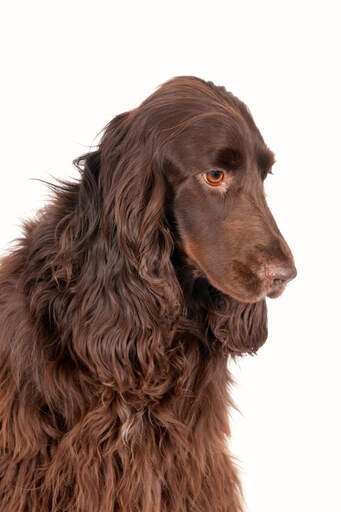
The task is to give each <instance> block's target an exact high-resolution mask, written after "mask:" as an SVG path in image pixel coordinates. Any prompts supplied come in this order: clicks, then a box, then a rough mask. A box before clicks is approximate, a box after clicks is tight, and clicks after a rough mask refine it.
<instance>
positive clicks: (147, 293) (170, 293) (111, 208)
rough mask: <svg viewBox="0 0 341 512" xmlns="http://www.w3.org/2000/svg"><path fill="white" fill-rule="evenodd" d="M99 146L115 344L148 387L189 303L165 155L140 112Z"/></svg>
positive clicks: (118, 122)
mask: <svg viewBox="0 0 341 512" xmlns="http://www.w3.org/2000/svg"><path fill="white" fill-rule="evenodd" d="M99 152H100V161H99V165H100V169H99V176H98V187H99V190H100V194H101V213H100V216H101V219H100V228H99V231H100V236H101V237H102V242H101V243H102V246H101V247H102V248H101V250H103V251H104V252H105V255H104V256H103V254H102V255H101V258H102V257H103V258H104V259H105V265H106V272H107V278H106V279H110V286H111V289H110V294H111V295H112V297H114V298H113V300H114V303H115V304H114V306H115V310H113V311H112V313H111V315H112V319H113V320H112V321H114V320H115V325H114V326H113V329H114V331H113V332H116V333H117V334H116V336H117V339H116V340H115V342H114V345H115V350H116V354H119V357H120V359H121V360H122V361H124V364H125V366H129V365H131V366H132V374H133V373H134V371H135V372H136V369H137V371H138V372H140V373H141V375H143V378H142V381H143V382H144V384H145V385H146V383H147V382H148V376H150V378H154V377H155V376H156V373H155V371H156V370H155V369H156V368H159V369H160V365H161V364H163V363H162V361H166V359H167V358H166V357H165V354H164V352H163V351H165V350H166V348H167V347H166V342H165V340H166V339H169V340H171V338H172V337H171V333H172V332H173V331H174V330H175V325H176V321H177V318H178V315H179V310H180V306H181V304H182V291H181V287H180V285H179V282H178V280H177V277H176V274H175V270H174V267H173V264H172V261H171V254H172V251H173V245H174V241H173V237H172V232H171V229H170V227H169V226H168V224H167V220H166V215H165V200H166V198H165V195H166V182H165V179H164V176H163V159H162V154H161V151H160V149H159V147H158V143H157V137H156V134H154V133H153V132H152V127H149V128H146V127H145V126H144V124H143V120H141V125H140V124H139V121H138V119H136V117H135V114H134V112H130V113H124V114H121V115H120V116H117V117H116V118H115V119H114V120H113V122H112V123H110V124H109V125H108V126H107V128H106V130H105V133H104V136H103V138H102V140H101V142H100V144H99ZM96 162H97V160H96V158H94V160H93V163H94V164H95V166H96ZM106 284H107V283H106ZM108 322H110V320H109V319H108ZM134 354H135V356H134ZM132 357H134V362H132V361H131V358H132ZM133 368H134V370H133ZM128 373H129V372H128ZM152 376H153V377H152Z"/></svg>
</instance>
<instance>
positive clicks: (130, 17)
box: [0, 0, 341, 512]
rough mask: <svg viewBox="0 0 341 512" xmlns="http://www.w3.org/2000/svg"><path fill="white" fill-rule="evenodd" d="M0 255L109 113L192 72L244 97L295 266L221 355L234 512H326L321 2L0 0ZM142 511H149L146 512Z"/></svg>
mask: <svg viewBox="0 0 341 512" xmlns="http://www.w3.org/2000/svg"><path fill="white" fill-rule="evenodd" d="M1 11H2V15H1V18H2V19H1V25H2V26H1V31H0V37H1V72H2V79H1V82H0V87H1V95H0V103H1V119H0V130H1V176H2V181H1V183H2V186H1V187H0V223H1V229H0V251H1V254H5V253H6V252H7V250H8V248H9V247H10V245H9V244H10V241H11V240H12V239H14V238H15V237H17V236H20V222H21V219H23V218H26V217H30V216H32V215H34V213H35V212H36V211H37V209H38V208H39V207H41V206H42V205H43V204H44V202H45V201H46V200H47V196H48V189H47V187H45V186H44V185H43V184H42V183H40V182H38V181H34V180H31V178H40V179H45V180H47V181H51V176H55V177H61V178H70V177H77V176H78V174H77V171H76V170H75V169H73V168H72V160H73V159H74V158H75V157H76V156H78V155H80V154H82V153H84V152H86V151H87V150H88V148H89V146H90V145H91V144H94V143H95V142H97V141H98V139H96V138H95V137H96V134H97V133H98V132H99V131H100V130H101V129H102V128H103V127H104V125H105V124H106V123H107V122H108V121H109V120H110V119H111V118H112V117H113V116H115V115H117V114H119V113H121V112H124V111H126V110H128V109H130V108H134V107H136V106H137V105H138V104H139V103H140V102H141V101H142V100H143V99H145V98H146V97H147V96H148V95H149V94H150V93H152V92H153V91H154V90H155V88H156V87H157V86H158V85H160V84H161V83H162V82H164V81H165V80H167V79H169V78H171V77H173V76H177V75H196V76H198V77H201V78H204V79H206V80H212V81H213V82H214V83H215V84H216V85H224V86H225V87H226V88H227V90H230V91H232V92H233V93H234V94H235V95H237V96H238V97H239V98H240V99H241V100H243V101H244V102H245V103H246V104H247V105H248V106H249V108H250V110H251V112H252V114H253V117H254V119H255V121H256V124H257V125H258V126H259V128H260V130H261V132H262V134H263V136H264V139H265V141H266V143H267V144H268V145H269V147H270V148H271V149H272V150H273V151H274V152H275V154H276V159H277V163H276V164H275V166H274V169H273V170H274V175H273V176H271V175H270V176H269V177H268V179H267V181H266V194H267V199H268V203H269V206H270V208H271V210H272V212H273V214H274V217H275V219H276V221H277V223H278V226H279V228H280V230H281V231H282V233H283V235H284V237H285V238H286V240H287V241H288V243H289V245H290V247H291V249H292V251H293V253H294V256H295V260H296V266H297V269H298V276H297V278H296V279H295V280H294V281H293V282H292V283H290V284H289V285H288V288H287V290H286V291H285V293H284V295H283V296H282V297H280V298H278V299H275V300H271V299H268V309H269V337H268V341H267V343H266V344H265V345H264V346H263V347H262V348H261V349H260V350H259V352H258V354H257V356H256V357H250V356H247V357H243V358H242V359H240V360H239V361H238V362H237V363H236V364H231V371H232V373H233V375H234V378H235V380H236V385H235V387H234V389H233V398H234V401H235V402H236V404H237V406H238V408H239V409H240V411H241V413H238V412H236V411H234V412H233V413H232V418H231V426H232V438H231V445H230V446H231V449H232V452H233V453H234V454H235V455H236V457H237V458H238V459H239V460H240V463H239V465H240V468H241V475H242V483H243V488H244V493H245V498H246V502H247V505H248V510H249V511H252V512H274V511H276V512H288V511H290V512H296V511H297V512H302V511H309V512H320V511H321V510H323V511H328V512H329V511H330V512H334V511H341V498H340V492H339V485H340V484H339V481H340V461H341V449H340V431H341V422H340V416H341V415H340V412H339V411H340V398H339V396H340V391H341V389H340V388H341V386H340V383H341V382H340V380H341V379H340V370H339V368H340V358H341V349H340V343H341V337H340V328H339V323H340V322H339V308H340V285H341V283H340V270H339V261H340V242H339V239H340V227H339V226H340V188H341V179H340V176H341V168H340V167H341V164H340V160H341V159H340V144H339V139H340V114H341V112H340V111H341V109H340V77H339V67H340V66H339V61H340V56H339V48H340V43H341V40H340V35H339V34H340V30H339V24H340V16H339V15H338V12H337V2H331V1H325V2H314V1H310V2H308V1H306V2H305V1H301V2H300V1H297V2H292V1H288V2H276V1H272V2H271V1H268V2H265V1H263V0H262V1H258V2H257V1H253V2H252V1H249V2H245V1H238V2H229V1H216V0H212V1H210V2H201V1H197V2H192V1H187V2H185V1H184V2H179V1H172V2H161V1H160V2H154V1H145V2H138V1H135V2H134V1H126V2H124V3H123V2H115V1H111V2H104V1H98V2H86V1H82V2H81V1H69V2H64V1H60V2H58V3H52V2H46V1H45V2H43V1H41V2H38V1H31V2H23V1H21V2H20V1H19V2H18V1H13V2H11V3H7V5H6V6H5V5H3V6H2V8H1ZM151 512H152V511H151Z"/></svg>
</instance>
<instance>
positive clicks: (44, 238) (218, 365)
mask: <svg viewBox="0 0 341 512" xmlns="http://www.w3.org/2000/svg"><path fill="white" fill-rule="evenodd" d="M273 163H274V154H273V152H272V151H271V150H270V149H269V148H268V147H267V146H266V144H265V142H264V140H263V138H262V136H261V134H260V132H259V130H258V128H257V126H256V124H255V122H254V120H253V118H252V116H251V114H250V112H249V110H248V108H247V107H246V106H245V104H244V103H242V102H241V101H240V100H239V99H238V98H237V97H235V96H234V95H233V94H232V93H230V92H227V91H226V89H225V88H224V87H222V86H216V85H214V84H213V83H212V82H210V81H205V80H202V79H200V78H197V77H193V76H178V77H175V78H172V79H170V80H168V81H166V82H165V83H164V84H162V85H161V86H160V87H158V88H157V89H156V90H155V91H154V92H153V93H152V94H151V95H150V96H149V97H148V98H147V99H146V100H145V101H143V102H142V103H141V105H140V106H138V107H137V108H135V109H132V110H130V111H128V112H124V113H122V114H120V115H118V116H116V117H114V119H113V120H112V121H111V122H109V123H108V125H107V126H106V127H105V128H104V130H103V133H102V136H101V139H100V143H99V144H98V145H97V146H96V148H94V150H92V151H90V152H88V153H86V154H85V155H82V156H81V157H79V158H77V159H76V160H74V165H75V166H76V167H77V169H78V170H79V173H80V179H79V180H76V181H65V180H60V179H59V180H57V183H48V186H49V189H50V190H51V191H52V197H51V198H50V202H49V203H48V205H47V206H45V207H43V208H42V209H41V210H40V211H39V212H38V214H37V216H36V217H35V218H34V219H31V220H25V221H24V222H23V236H22V237H21V238H20V239H18V240H17V245H16V247H15V248H14V249H13V250H12V251H11V252H10V253H9V254H7V255H6V256H4V257H3V258H2V261H1V267H0V326H1V329H0V389H1V394H0V426H1V430H0V512H71V511H72V512H207V511H210V512H241V511H242V510H243V506H244V505H243V495H242V489H241V484H240V479H239V477H238V471H237V468H236V464H235V463H234V460H233V458H232V456H231V454H230V452H229V448H228V443H227V441H228V438H229V435H230V428H229V422H228V414H227V413H228V408H229V407H231V406H232V400H231V396H230V386H231V383H232V378H231V375H230V372H229V370H228V367H227V366H228V361H229V359H231V358H235V357H238V356H239V355H242V354H252V353H255V352H256V351H257V350H258V348H259V347H260V346H262V345H263V343H264V342H265V340H266V338H267V311H266V297H270V298H275V297H278V296H279V295H280V294H281V293H282V292H283V290H284V288H285V286H286V284H287V283H288V282H289V281H290V280H291V279H293V278H294V277H295V276H296V268H295V263H294V259H293V255H292V253H291V251H290V249H289V247H288V244H287V243H286V241H285V239H284V238H283V236H282V234H281V233H280V231H279V229H278V227H277V225H276V222H275V220H274V218H273V216H272V214H271V212H270V210H269V208H268V206H267V203H266V199H265V195H264V180H265V178H266V176H267V174H268V173H271V168H272V165H273Z"/></svg>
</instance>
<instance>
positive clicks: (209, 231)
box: [87, 76, 296, 351]
mask: <svg viewBox="0 0 341 512" xmlns="http://www.w3.org/2000/svg"><path fill="white" fill-rule="evenodd" d="M87 163H88V167H89V168H90V169H92V173H93V175H94V176H95V178H96V180H98V184H99V189H100V191H101V196H102V197H101V203H102V207H101V229H102V230H103V231H104V233H106V238H107V239H108V240H109V244H110V243H111V244H112V245H114V246H115V247H117V249H118V250H119V254H120V255H121V257H122V263H121V266H119V265H118V266H117V268H118V269H122V268H124V269H125V270H124V276H125V281H124V286H125V287H126V288H129V289H131V290H132V295H131V297H134V300H133V299H130V301H132V302H134V301H135V302H134V304H135V306H134V308H135V310H136V312H137V313H136V314H137V318H139V319H140V322H141V323H142V322H143V318H144V317H143V315H142V314H141V308H142V307H145V309H146V315H147V316H148V322H147V321H146V322H145V323H146V325H147V324H148V326H149V327H148V328H147V327H146V328H147V331H148V333H149V332H151V331H150V329H151V328H150V325H151V324H153V325H154V326H155V330H156V329H158V328H159V327H157V326H159V324H160V317H161V318H163V319H164V320H165V322H166V324H167V321H168V320H167V319H169V320H170V323H172V321H173V320H174V319H175V318H176V317H177V316H178V315H179V310H181V301H183V297H181V293H182V292H181V286H180V285H181V283H179V279H178V278H179V274H178V273H176V270H177V269H176V268H174V264H173V263H174V259H173V260H172V254H174V252H176V251H178V252H179V253H180V254H181V255H182V259H181V265H185V266H186V268H187V269H188V270H189V271H190V272H192V276H193V282H194V281H195V279H196V278H198V277H200V278H201V280H200V282H201V284H203V283H205V282H206V283H207V286H206V292H207V289H208V287H209V286H210V287H211V288H212V289H213V290H215V291H216V292H217V294H219V293H220V299H219V302H220V304H225V306H223V308H222V309H221V308H220V309H219V308H217V309H216V308H215V306H214V305H213V306H212V304H211V305H210V306H209V307H207V308H205V307H204V308H203V309H204V310H205V309H206V311H211V313H212V311H213V312H214V311H215V312H217V311H218V310H219V311H220V312H219V315H218V316H219V320H217V318H218V317H217V316H215V313H214V314H213V313H212V314H211V317H210V318H211V319H212V318H214V320H212V322H211V324H212V325H211V327H212V331H213V332H214V333H215V335H216V336H217V337H218V338H219V337H220V339H223V338H224V337H225V338H228V337H229V339H230V341H231V339H232V337H233V336H235V335H236V333H237V335H238V342H237V341H236V342H233V343H232V342H231V343H230V345H231V346H234V347H237V346H238V347H239V348H238V350H239V351H243V350H246V351H252V350H254V349H255V348H256V347H258V346H260V345H261V344H262V343H263V342H264V341H265V339H266V307H265V300H264V299H265V297H266V296H268V297H277V296H279V295H280V294H281V293H282V291H283V290H284V288H285V285H286V283H287V282H288V281H289V280H291V279H292V278H294V277H295V275H296V269H295V265H294V260H293V256H292V254H291V252H290V249H289V247H288V245H287V243H286V242H285V240H284V238H283V236H282V234H281V233H280V231H279V229H278V227H277V225H276V222H275V220H274V218H273V216H272V214H271V212H270V210H269V208H268V206H267V203H266V199H265V194H264V179H265V178H266V175H267V174H268V173H269V172H271V167H272V165H273V163H274V155H273V153H272V152H271V151H270V150H269V148H268V147H267V146H266V144H265V142H264V140H263V138H262V136H261V134H260V132H259V130H258V128H257V126H256V125H255V123H254V121H253V119H252V116H251V114H250V112H249V111H248V109H247V107H246V106H245V105H244V104H243V103H242V102H241V101H239V100H238V99H237V98H236V97H235V96H233V95H232V94H231V93H229V92H227V91H226V90H225V89H224V88H223V87H217V86H215V85H214V84H212V83H211V82H206V81H204V80H201V79H199V78H196V77H190V76H182V77H176V78H173V79H171V80H169V81H168V82H165V83H164V84H163V85H162V86H160V87H159V88H158V89H157V90H156V91H155V92H154V93H153V94H152V95H151V96H149V97H148V98H147V99H146V100H145V101H143V102H142V103H141V105H140V106H139V107H137V108H136V109H134V110H131V111H130V112H126V113H123V114H120V115H119V116H117V117H116V118H114V119H113V120H112V121H111V122H110V123H109V124H108V125H107V127H106V128H105V132H104V135H103V137H102V140H101V143H100V146H99V151H98V152H97V153H95V154H92V155H91V154H90V156H89V155H88V157H87ZM110 240H111V242H110ZM174 249H176V251H175V250H174ZM177 261H178V262H179V260H177ZM175 266H176V265H175ZM120 271H121V270H120ZM187 276H188V272H187ZM119 279H121V277H119ZM180 281H181V280H180ZM129 283H130V284H129ZM204 289H205V285H204V286H201V288H200V290H201V291H203V290H204ZM206 292H205V294H206V295H205V297H207V293H206ZM122 293H123V292H122ZM125 293H126V291H124V294H125ZM208 295H210V294H208ZM213 295H214V294H213ZM251 306H252V307H251ZM179 308H180V309H179ZM231 308H232V309H231ZM232 310H233V311H232ZM246 311H247V312H246ZM133 314H134V313H132V315H133ZM241 316H242V317H243V322H240V321H238V318H241ZM224 318H225V320H226V319H227V318H228V319H229V320H228V321H227V320H226V321H225V323H224ZM231 318H235V323H234V325H233V326H232V324H231V322H232V320H231ZM227 324H229V325H230V327H229V328H228V330H229V332H230V334H229V335H227V334H226V329H227V327H226V326H227ZM242 324H243V325H244V324H245V325H244V327H243V329H242V331H240V326H241V325H242ZM167 325H168V324H167ZM256 325H257V326H258V327H257V328H255V326H256ZM214 326H215V327H214ZM250 326H253V327H252V328H251V327H250ZM217 329H218V330H219V329H221V330H222V331H221V335H218V334H217V332H218V331H217ZM238 330H239V331H240V332H239V331H238ZM238 332H239V334H238ZM257 333H258V334H257ZM247 339H248V341H247ZM245 340H246V341H245ZM243 344H244V345H243ZM243 347H244V348H243ZM236 350H237V349H236Z"/></svg>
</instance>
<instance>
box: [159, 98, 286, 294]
mask: <svg viewBox="0 0 341 512" xmlns="http://www.w3.org/2000/svg"><path fill="white" fill-rule="evenodd" d="M167 159H168V162H169V166H168V168H167V173H166V175H167V179H168V181H169V183H170V184H171V187H172V190H173V200H172V208H173V216H174V218H175V221H176V226H177V229H178V233H179V235H178V236H179V237H180V248H181V250H182V251H183V252H184V253H185V255H186V257H187V258H188V259H189V261H190V263H191V264H193V265H194V267H195V268H197V269H199V272H201V273H203V274H204V276H205V277H206V278H207V280H208V281H209V282H210V283H211V284H212V285H213V286H214V287H215V288H217V289H218V290H220V291H222V292H223V293H225V294H227V295H230V296H231V297H232V298H234V299H236V300H238V301H240V302H247V303H253V302H257V301H259V300H262V299H264V298H265V297H266V296H268V297H271V298H274V297H278V296H279V295H280V294H281V293H282V292H283V290H284V288H285V285H286V283H287V282H288V281H289V280H291V279H293V278H294V277H295V275H296V269H295V265H294V260H293V256H292V254H291V252H290V249H289V247H288V245H287V243H286V242H285V240H284V238H283V236H282V235H281V233H280V231H279V229H278V227H277V225H276V222H275V220H274V218H273V216H272V214H271V212H270V210H269V208H268V206H267V204H266V199H265V195H264V179H265V177H266V175H267V173H268V172H270V171H271V167H272V164H273V163H274V156H273V153H272V152H271V151H270V150H269V149H268V148H267V147H266V145H265V143H264V141H263V139H262V137H261V135H260V133H259V131H258V129H257V127H256V126H255V125H254V123H253V120H252V118H251V116H250V115H249V114H248V112H247V111H246V110H245V111H243V110H242V111H240V110H239V109H238V108H236V106H235V105H234V108H233V109H231V111H230V112H229V115H226V116H225V117H224V115H221V116H210V115H207V116H202V118H201V119H198V121H197V122H195V123H193V124H191V125H189V126H188V127H187V128H186V129H185V130H184V131H183V132H182V133H181V136H179V137H178V138H177V139H176V140H174V141H173V143H172V145H171V146H170V148H169V151H168V155H167Z"/></svg>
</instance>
